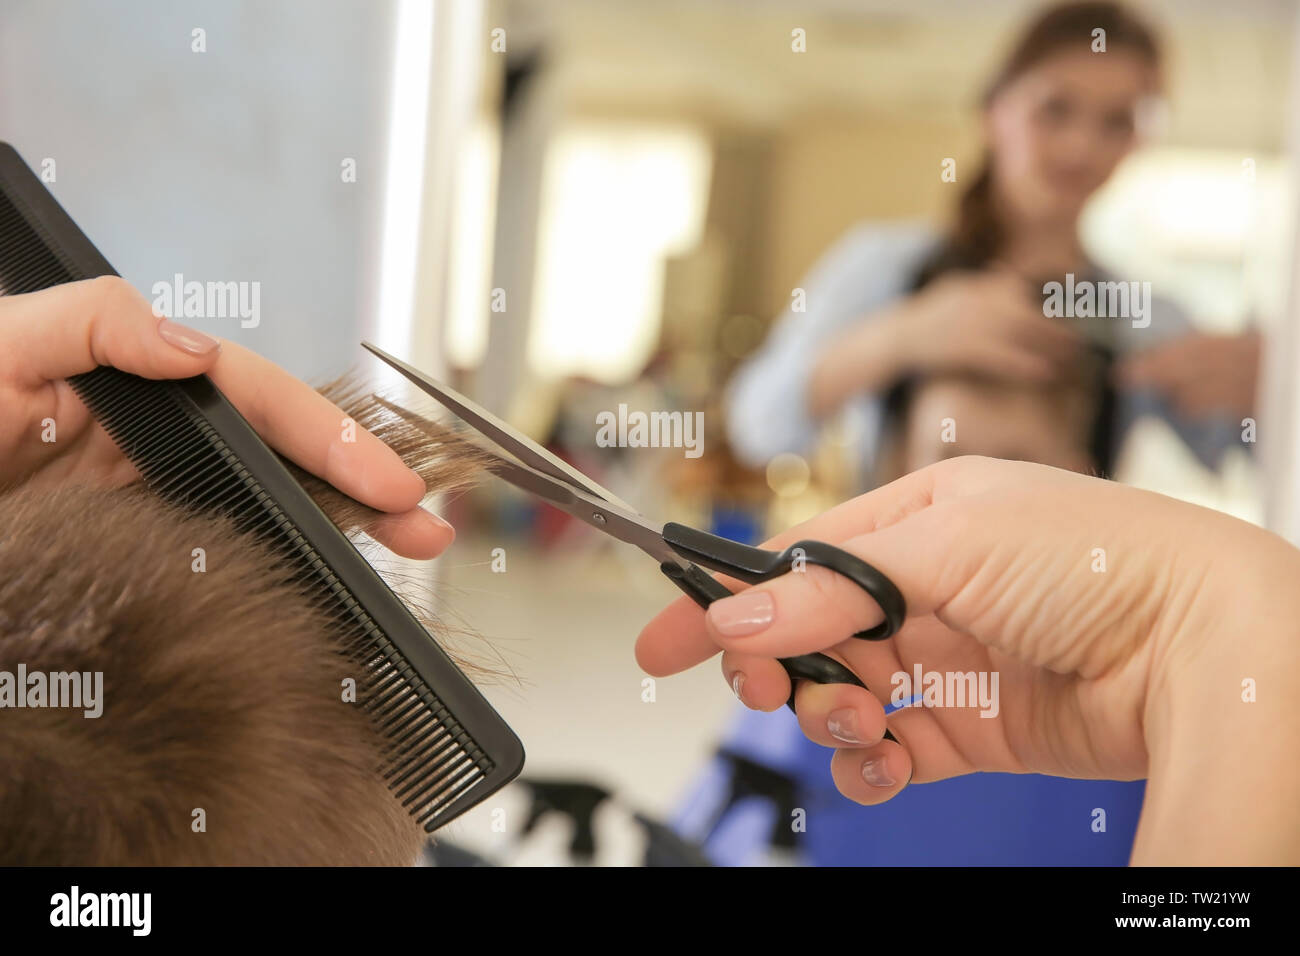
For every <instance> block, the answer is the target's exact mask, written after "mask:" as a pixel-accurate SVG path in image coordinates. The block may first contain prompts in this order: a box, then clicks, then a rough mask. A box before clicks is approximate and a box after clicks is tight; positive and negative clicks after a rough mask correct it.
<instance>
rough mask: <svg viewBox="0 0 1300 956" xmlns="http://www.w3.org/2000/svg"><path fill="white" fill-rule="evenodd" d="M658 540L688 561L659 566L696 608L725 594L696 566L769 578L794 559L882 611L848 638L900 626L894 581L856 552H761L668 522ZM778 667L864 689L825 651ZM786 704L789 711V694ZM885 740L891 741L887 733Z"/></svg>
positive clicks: (885, 633)
mask: <svg viewBox="0 0 1300 956" xmlns="http://www.w3.org/2000/svg"><path fill="white" fill-rule="evenodd" d="M663 535H664V541H666V542H667V543H668V545H669V547H671V548H672V549H673V550H674V551H676V552H677V553H678V554H680V555H681V556H682V557H684V558H687V559H688V560H690V561H692V562H694V563H693V564H692V565H691V566H690V567H689V568H683V567H681V566H680V565H677V564H672V563H668V562H665V563H664V564H662V565H660V568H661V569H662V570H663V572H664V574H665V575H667V576H668V577H669V578H670V579H671V580H672V582H673V583H674V584H676V585H677V587H678V588H680V589H681V590H682V591H684V592H685V593H686V594H687V595H689V596H690V598H691V600H693V601H694V602H695V603H696V604H698V605H699V606H700V607H708V606H709V605H710V604H712V603H713V602H714V601H717V600H720V599H722V598H725V597H731V594H732V592H731V591H730V590H728V588H727V587H726V585H724V584H722V582H720V581H718V580H717V579H716V578H714V577H712V576H711V575H708V574H705V573H704V571H702V570H701V569H700V568H699V567H696V565H701V566H703V567H706V568H709V569H711V570H713V571H719V572H721V573H723V574H726V575H728V576H730V577H733V578H737V579H738V580H741V581H744V582H745V583H746V584H758V583H760V582H763V581H770V580H772V579H773V578H777V577H780V576H781V575H783V574H787V573H789V572H791V571H793V570H794V569H795V567H796V564H797V563H798V562H800V561H802V562H804V563H807V564H816V565H819V566H821V567H824V568H829V569H830V570H832V571H834V572H836V573H837V574H842V575H844V576H845V577H846V578H848V579H849V580H851V581H853V583H855V584H856V585H858V587H860V588H862V590H864V591H866V592H867V594H868V595H870V596H871V598H872V600H874V601H875V602H876V603H877V604H879V605H880V609H881V611H883V612H884V615H885V619H884V620H883V621H882V622H881V623H880V624H878V625H877V626H875V627H873V628H869V629H868V630H865V631H859V632H858V633H857V634H854V635H853V636H854V637H857V638H861V639H862V640H868V641H883V640H885V639H886V638H889V637H892V636H893V635H894V634H896V633H897V632H898V629H899V628H901V627H902V626H903V620H904V619H905V618H906V616H907V605H906V603H905V602H904V600H903V595H902V593H901V592H900V591H899V590H898V588H897V587H895V586H894V582H893V581H891V580H889V578H887V577H885V575H884V574H882V573H881V572H880V571H878V570H876V569H875V568H873V567H872V566H871V565H869V564H867V562H865V561H863V560H862V559H861V558H859V557H857V556H856V555H852V554H849V553H848V552H847V551H842V550H840V549H839V548H837V547H835V546H833V545H829V544H826V543H825V542H824V541H799V542H797V543H795V544H792V545H791V546H790V547H788V548H786V549H785V550H784V551H764V550H763V549H762V548H753V547H750V546H749V545H745V544H740V543H739V542H736V541H729V540H728V539H726V538H720V537H718V536H717V535H713V534H709V533H708V532H705V531H700V530H699V529H698V528H692V527H689V526H688V525H683V524H678V523H676V522H669V523H668V524H666V525H664V531H663ZM779 660H780V662H781V666H782V667H784V668H785V671H786V673H787V674H789V675H790V679H791V682H792V683H793V681H794V680H796V679H798V680H811V681H814V682H816V683H818V684H853V685H854V686H857V687H863V688H865V687H866V686H867V685H866V684H864V683H863V682H862V681H861V680H860V679H859V678H858V676H857V675H856V674H854V673H853V672H852V671H851V670H849V669H848V668H847V667H845V666H844V665H843V664H841V663H840V662H839V661H837V660H835V659H834V658H831V657H827V656H826V655H825V654H801V655H799V656H797V657H786V658H780V659H779ZM786 704H787V706H788V707H789V708H790V709H791V710H792V711H793V710H794V692H793V691H791V693H790V699H789V700H788V701H787V702H786ZM885 738H886V739H888V740H896V739H897V738H895V737H894V735H893V734H891V733H890V732H889V731H885Z"/></svg>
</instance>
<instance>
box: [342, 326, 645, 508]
mask: <svg viewBox="0 0 1300 956" xmlns="http://www.w3.org/2000/svg"><path fill="white" fill-rule="evenodd" d="M361 346H362V348H365V349H367V350H368V351H370V352H371V353H373V354H374V355H376V356H378V357H379V358H380V359H382V360H383V361H385V362H387V363H388V364H389V365H391V366H392V367H393V368H395V369H396V370H397V371H398V372H400V373H401V374H402V375H404V376H405V377H406V378H407V379H409V380H410V381H411V382H412V383H413V384H414V385H415V386H416V387H417V388H419V389H420V390H421V391H422V392H424V393H425V394H427V395H429V396H431V397H432V398H434V399H435V400H437V402H438V403H439V404H441V405H442V406H443V407H445V408H446V409H448V410H449V411H451V412H452V413H453V414H455V415H456V416H457V417H458V418H460V419H461V420H462V421H464V422H465V423H466V424H468V425H469V426H471V427H472V428H473V429H474V430H475V431H477V432H478V433H479V434H481V435H483V436H484V437H486V438H488V439H489V440H491V441H493V442H495V443H496V444H497V445H500V446H501V447H502V448H504V449H505V450H506V451H508V452H510V454H512V455H514V456H516V457H517V458H518V459H519V460H520V461H522V462H524V463H525V464H527V465H530V466H531V467H533V468H535V469H537V470H538V471H540V472H543V473H545V474H547V475H550V476H552V477H553V478H558V479H559V480H560V481H562V482H565V483H566V484H569V485H572V486H573V487H575V488H578V489H580V490H582V491H585V492H587V493H588V494H591V495H594V496H595V497H597V498H603V499H604V500H605V501H608V502H611V503H612V504H615V505H617V506H618V507H619V508H621V509H623V510H624V511H626V512H628V513H629V514H636V509H635V508H633V507H632V506H631V505H629V504H628V503H627V502H625V501H623V500H621V499H620V498H619V497H618V496H617V495H615V494H614V493H613V492H612V491H610V490H609V489H607V488H602V487H601V486H600V485H598V484H596V482H594V481H592V480H591V479H590V478H588V477H587V476H586V475H584V474H583V473H582V472H580V471H578V470H577V469H576V468H574V467H573V466H571V465H569V464H568V463H567V462H564V461H561V460H560V459H559V458H556V457H555V456H554V455H552V454H551V453H550V452H548V451H547V450H546V449H545V448H543V447H542V446H541V445H538V444H537V443H536V442H534V441H533V440H532V439H531V438H528V437H527V436H526V435H522V434H520V433H519V432H517V431H515V429H513V428H511V427H510V426H509V425H507V424H506V423H505V422H503V421H501V419H499V418H497V417H496V416H495V415H493V414H492V413H491V412H489V411H488V410H487V409H485V408H480V407H479V406H478V405H475V404H474V403H473V402H472V401H470V400H469V399H468V398H466V397H465V396H464V395H461V394H460V393H458V392H456V391H454V390H453V389H450V388H448V387H447V386H446V385H443V384H442V383H441V382H437V381H435V380H433V379H431V378H429V376H427V375H425V374H424V373H423V372H421V371H420V370H419V369H417V368H413V367H412V366H410V365H408V364H407V363H406V362H403V361H402V360H401V359H399V358H397V357H396V356H395V355H389V354H388V353H387V352H385V351H384V350H383V349H381V348H379V347H378V346H377V345H371V344H370V343H369V342H362V343H361Z"/></svg>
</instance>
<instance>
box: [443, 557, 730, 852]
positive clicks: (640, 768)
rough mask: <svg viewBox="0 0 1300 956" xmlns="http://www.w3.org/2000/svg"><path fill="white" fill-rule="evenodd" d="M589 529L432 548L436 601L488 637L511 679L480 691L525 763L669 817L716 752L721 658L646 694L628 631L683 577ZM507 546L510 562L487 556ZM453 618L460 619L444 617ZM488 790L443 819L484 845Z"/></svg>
mask: <svg viewBox="0 0 1300 956" xmlns="http://www.w3.org/2000/svg"><path fill="white" fill-rule="evenodd" d="M593 544H595V543H594V542H593V540H592V536H583V537H582V538H581V539H580V540H578V541H577V542H576V543H575V542H572V539H570V541H567V542H566V543H565V544H564V545H562V546H561V547H560V548H559V549H558V550H557V549H551V550H548V551H546V552H540V551H539V550H538V549H536V548H534V547H531V546H528V545H525V544H523V543H518V542H516V543H511V544H505V545H502V544H501V542H500V541H499V540H489V539H486V538H481V537H478V538H476V537H474V536H472V535H463V536H462V537H461V538H459V539H458V540H457V541H456V543H455V545H454V546H453V547H452V549H451V550H450V551H449V552H448V553H447V555H446V556H445V557H444V558H443V559H442V560H441V562H440V564H441V569H440V571H441V575H442V581H441V582H440V584H439V588H438V591H439V594H440V595H441V601H440V606H441V607H442V608H445V609H450V611H451V613H452V615H453V617H454V618H455V619H459V620H460V621H461V622H463V623H464V625H465V626H467V627H468V628H471V629H472V630H475V631H477V632H478V634H479V635H481V637H478V638H476V637H473V636H472V635H464V636H460V637H458V638H456V639H455V646H456V647H458V648H460V647H463V648H465V649H467V650H470V651H471V652H476V656H479V657H482V656H483V655H482V650H483V643H482V642H483V641H484V640H486V641H487V642H489V643H490V644H491V646H492V648H493V649H494V651H495V652H496V654H497V655H499V658H500V660H496V661H489V663H491V664H493V665H494V666H499V665H500V663H501V661H504V662H505V663H506V664H508V665H509V667H510V668H511V669H512V670H513V671H514V673H515V675H516V676H517V682H516V681H509V682H505V683H502V682H498V683H497V685H496V686H485V685H484V684H483V683H482V682H480V686H481V687H482V689H483V691H484V693H485V694H486V696H487V697H488V699H489V700H491V702H492V704H493V705H494V706H495V707H496V708H497V709H498V710H499V711H500V712H501V714H502V715H503V716H504V717H505V719H506V720H507V721H508V722H509V723H510V725H511V726H512V727H513V728H514V730H515V732H516V733H517V734H518V735H519V737H520V738H521V739H522V740H523V742H524V747H525V749H526V751H527V754H528V762H527V765H526V767H525V769H524V774H525V775H529V776H533V777H552V776H566V777H573V778H581V779H588V780H591V781H592V782H595V783H598V784H601V785H603V786H606V787H608V788H609V789H611V790H612V791H614V792H615V793H616V794H618V795H619V796H621V797H622V798H624V800H626V801H627V802H628V803H629V804H630V805H631V806H633V807H635V808H637V809H639V810H643V811H645V812H648V813H650V814H651V815H654V816H658V817H661V818H662V817H666V816H667V815H668V814H669V813H670V812H671V809H672V807H673V805H674V802H675V801H676V800H677V799H678V798H679V797H680V795H681V793H682V790H683V787H684V786H685V784H686V782H687V781H688V780H689V779H690V777H691V776H692V775H693V774H694V772H695V771H696V770H697V769H698V768H699V767H700V766H701V765H702V764H703V762H704V760H705V759H706V758H707V757H708V756H709V755H710V754H711V752H712V749H713V746H714V744H715V741H716V740H717V737H718V735H719V733H720V731H721V728H722V727H723V725H724V723H725V722H726V720H727V718H728V716H729V715H731V714H732V713H733V712H734V708H735V706H736V703H735V698H734V697H733V696H732V695H731V693H730V691H729V690H728V689H727V686H726V684H725V682H724V681H723V680H722V677H721V675H720V672H719V670H718V663H717V660H716V659H714V660H712V661H709V662H707V663H705V664H703V665H701V666H699V667H697V668H695V669H693V670H691V671H689V672H687V673H685V674H682V675H678V676H675V677H670V678H664V679H660V680H658V681H656V682H655V685H654V687H653V691H654V699H653V702H648V701H645V700H643V695H645V694H646V690H645V688H643V685H642V681H643V680H644V679H645V678H646V675H645V674H644V673H643V672H642V671H641V669H640V668H639V667H638V666H637V664H636V660H635V659H634V657H633V645H634V643H635V641H636V637H637V634H638V633H639V632H640V630H641V628H642V627H643V626H644V625H645V623H646V622H647V621H649V620H650V618H651V617H652V616H653V615H654V614H655V613H656V612H657V611H659V610H660V609H661V608H662V607H664V606H665V605H666V604H667V603H668V602H669V601H671V600H673V599H674V598H675V597H676V596H678V593H679V592H678V591H677V590H676V589H675V588H674V587H673V586H672V585H671V584H669V583H668V581H667V580H666V579H664V578H663V577H662V576H661V575H660V574H659V571H658V568H657V566H656V565H655V563H654V562H653V561H652V560H651V559H649V558H647V557H645V556H644V555H642V554H641V553H640V552H638V551H636V550H635V549H632V548H628V547H622V548H611V547H602V546H600V545H596V546H595V547H591V546H592V545H593ZM498 546H501V547H504V549H505V559H506V570H505V572H504V573H500V572H494V571H493V570H492V552H493V548H496V547H498ZM452 623H453V625H454V624H455V623H456V621H455V620H453V622H452ZM508 803H509V801H504V802H503V801H499V800H495V799H489V800H488V801H487V802H486V803H485V804H484V805H482V806H480V807H479V808H477V809H476V810H474V811H473V812H471V813H470V814H467V815H466V816H465V817H463V818H461V820H459V821H457V822H456V823H455V824H453V826H452V827H450V828H449V829H448V831H446V835H447V836H448V837H449V838H450V839H452V840H456V841H458V842H462V843H464V844H466V845H469V846H473V847H474V848H476V849H479V850H480V851H483V852H489V853H490V852H491V850H492V847H493V844H494V843H495V842H496V839H495V838H494V836H493V832H494V831H493V829H492V816H491V814H492V810H493V809H494V808H496V807H501V806H505V805H507V804H508Z"/></svg>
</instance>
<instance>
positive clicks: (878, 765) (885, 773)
mask: <svg viewBox="0 0 1300 956" xmlns="http://www.w3.org/2000/svg"><path fill="white" fill-rule="evenodd" d="M862 779H863V780H865V781H866V782H867V783H869V784H871V785H872V786H873V787H892V786H893V785H894V778H893V777H892V776H890V774H889V768H888V767H887V766H885V758H884V757H872V758H871V759H870V760H868V761H867V762H866V763H864V764H863V765H862Z"/></svg>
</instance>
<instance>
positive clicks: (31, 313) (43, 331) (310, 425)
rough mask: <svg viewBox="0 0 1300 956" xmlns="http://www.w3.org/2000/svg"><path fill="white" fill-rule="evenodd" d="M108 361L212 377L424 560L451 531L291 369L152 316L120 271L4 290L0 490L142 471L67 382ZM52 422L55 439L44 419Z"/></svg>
mask: <svg viewBox="0 0 1300 956" xmlns="http://www.w3.org/2000/svg"><path fill="white" fill-rule="evenodd" d="M99 365H111V366H114V367H116V368H119V369H122V370H123V371H126V372H133V373H135V374H136V375H141V376H144V377H145V378H157V379H162V378H187V377H189V376H192V375H199V374H202V373H207V374H208V375H209V376H211V378H212V380H213V381H214V382H215V383H216V385H217V386H218V387H219V388H220V389H221V390H222V392H224V393H225V395H226V396H227V397H228V398H229V399H230V401H231V402H232V403H234V405H235V407H236V408H238V409H239V411H240V413H241V414H242V415H243V416H244V417H245V418H247V419H248V421H249V422H250V423H251V424H252V426H253V427H254V428H255V429H256V430H257V431H258V433H259V434H260V435H261V436H262V437H263V438H264V439H266V441H267V442H268V443H269V444H270V445H271V446H272V447H274V448H275V449H276V450H277V451H279V452H280V453H281V454H282V455H284V456H285V457H286V458H289V459H291V460H292V461H294V462H296V463H297V464H299V465H301V466H302V467H303V468H305V469H307V470H308V471H311V472H313V473H315V474H316V475H319V476H320V477H321V478H323V479H325V480H326V481H328V482H330V484H332V485H334V486H335V487H336V488H338V489H339V490H340V491H343V492H345V493H346V494H348V495H351V496H352V497H353V498H356V499H357V500H358V501H361V502H363V503H364V504H367V505H370V506H371V507H373V508H376V509H378V510H380V511H384V512H388V513H389V516H388V517H386V518H385V519H383V521H382V523H381V524H380V525H377V526H375V527H374V528H373V529H371V531H372V533H373V534H374V535H375V537H376V538H378V539H379V540H380V541H382V542H383V543H384V544H385V545H387V546H388V547H390V548H391V549H392V550H394V551H396V552H398V553H399V554H403V555H406V556H408V557H416V558H431V557H435V556H436V555H438V554H439V553H441V552H442V551H443V550H444V549H445V548H446V547H447V545H449V544H450V543H451V540H452V538H453V537H454V532H453V531H452V529H451V526H450V525H448V524H447V523H446V522H444V521H443V520H442V519H440V518H438V517H436V516H434V515H432V514H430V513H429V512H427V511H424V510H423V509H422V508H420V507H419V503H420V499H421V498H422V497H423V496H424V493H425V485H424V481H423V479H421V478H420V476H419V475H417V474H416V473H415V472H414V471H412V470H411V469H410V468H408V467H406V465H405V464H403V462H402V460H401V459H400V458H399V457H398V456H397V454H396V453H395V452H394V451H393V450H392V449H390V448H389V447H388V446H387V445H385V444H384V443H383V442H381V441H379V439H377V438H375V437H374V436H373V435H371V434H370V433H369V432H366V431H364V430H362V429H358V431H357V434H356V441H355V442H345V441H343V427H342V425H343V419H344V417H345V416H344V415H343V413H342V412H341V411H340V410H339V409H338V408H336V407H335V406H334V405H333V404H331V403H330V402H328V401H326V400H325V399H324V398H322V397H321V396H320V395H319V394H317V393H316V392H315V391H314V390H313V389H312V388H311V387H310V386H308V385H306V384H304V383H303V382H300V381H299V380H298V379H296V378H294V377H293V376H291V375H290V374H289V373H288V372H286V371H284V370H283V369H281V368H279V367H278V366H276V365H274V364H272V363H271V362H268V361H267V360H266V359H264V358H261V357H260V356H258V355H256V354H254V353H252V352H250V351H248V350H247V349H244V348H241V347H240V346H238V345H235V344H233V343H231V342H219V341H218V340H216V339H213V338H209V337H208V336H206V335H204V334H203V333H201V332H197V331H195V330H193V329H189V328H186V327H184V326H182V325H178V324H176V323H175V322H172V321H170V320H166V319H159V317H158V316H156V315H155V314H154V313H153V309H152V308H151V307H150V305H149V303H148V302H147V301H146V300H145V298H144V297H143V296H142V295H141V294H140V293H139V292H137V291H136V290H135V289H134V288H133V287H132V286H131V285H130V284H129V283H127V282H126V281H125V280H123V279H119V278H116V277H111V276H110V277H105V278H101V279H92V280H89V281H86V282H74V283H69V284H67V285H62V286H57V287H55V288H52V289H47V290H44V291H42V292H33V293H31V294H28V295H17V296H6V297H0V409H3V414H2V415H0V488H3V487H7V486H12V485H15V484H18V483H20V482H24V481H69V480H77V481H90V482H102V483H105V484H110V485H120V484H127V483H129V482H132V481H135V480H136V479H138V478H139V474H138V473H137V472H136V470H135V467H134V466H133V465H132V464H131V463H130V462H129V461H127V459H126V458H125V457H123V455H122V453H121V452H120V451H119V450H118V448H117V446H116V445H114V444H113V441H112V439H110V438H109V437H108V434H107V433H106V432H105V431H104V430H103V429H102V428H101V427H100V426H99V425H98V424H97V423H96V422H95V421H94V419H93V418H92V417H91V415H90V412H89V411H88V410H87V409H86V407H85V406H84V405H83V404H82V403H81V400H80V399H78V398H77V395H76V393H75V392H74V391H73V390H72V387H71V386H70V385H68V383H67V382H66V381H65V379H66V378H67V377H68V376H71V375H76V374H78V373H80V372H88V371H91V370H92V369H94V368H95V367H97V366H99ZM47 421H52V422H53V426H52V428H53V432H52V434H53V437H54V440H53V441H46V440H45V439H46V438H48V437H49V435H50V434H51V429H50V427H49V426H47V424H46V422H47Z"/></svg>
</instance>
